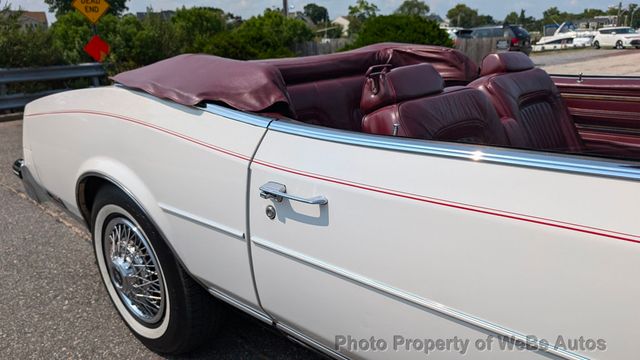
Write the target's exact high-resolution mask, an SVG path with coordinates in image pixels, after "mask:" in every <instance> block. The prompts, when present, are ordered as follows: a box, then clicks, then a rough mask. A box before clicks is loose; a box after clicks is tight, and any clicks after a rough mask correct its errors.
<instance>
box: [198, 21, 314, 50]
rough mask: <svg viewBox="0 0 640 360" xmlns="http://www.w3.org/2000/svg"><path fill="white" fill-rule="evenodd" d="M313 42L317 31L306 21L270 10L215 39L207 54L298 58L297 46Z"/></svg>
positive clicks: (208, 46)
mask: <svg viewBox="0 0 640 360" xmlns="http://www.w3.org/2000/svg"><path fill="white" fill-rule="evenodd" d="M312 39H313V32H312V31H311V29H309V28H308V27H307V25H306V24H305V23H304V22H303V21H301V20H297V19H292V18H286V17H284V15H282V13H281V12H279V11H277V10H270V9H267V10H265V12H264V14H262V15H260V16H254V17H252V18H251V19H249V20H247V21H245V22H244V23H242V25H240V26H239V27H238V28H236V29H234V30H233V31H231V32H228V33H220V34H218V35H217V36H215V37H214V38H213V39H212V40H211V41H210V42H209V44H208V45H207V47H206V48H205V51H206V52H207V53H210V54H214V55H219V56H225V57H230V58H235V59H242V60H249V59H267V58H278V57H288V56H294V55H295V53H294V51H293V46H294V45H295V44H296V43H300V42H303V41H310V40H312Z"/></svg>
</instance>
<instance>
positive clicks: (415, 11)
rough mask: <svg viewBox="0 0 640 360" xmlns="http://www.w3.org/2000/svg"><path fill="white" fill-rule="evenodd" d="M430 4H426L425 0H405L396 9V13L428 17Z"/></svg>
mask: <svg viewBox="0 0 640 360" xmlns="http://www.w3.org/2000/svg"><path fill="white" fill-rule="evenodd" d="M429 11H431V9H430V8H429V5H427V4H425V2H424V1H420V0H405V1H404V2H403V3H402V4H401V5H400V6H399V7H398V9H396V11H395V13H396V14H399V15H415V16H422V17H427V16H429Z"/></svg>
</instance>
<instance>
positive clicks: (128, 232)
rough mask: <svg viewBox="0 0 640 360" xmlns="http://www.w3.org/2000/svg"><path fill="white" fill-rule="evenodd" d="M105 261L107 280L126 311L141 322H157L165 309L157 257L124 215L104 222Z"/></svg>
mask: <svg viewBox="0 0 640 360" xmlns="http://www.w3.org/2000/svg"><path fill="white" fill-rule="evenodd" d="M103 234H104V238H103V241H102V243H103V250H104V252H103V253H104V256H105V263H106V265H107V268H108V272H109V277H110V278H111V282H112V284H113V286H114V288H115V289H116V292H117V293H118V296H119V297H120V299H121V300H122V303H123V304H124V305H125V306H126V307H127V309H128V310H129V312H130V313H131V314H132V315H133V316H135V317H136V319H137V320H138V321H140V322H142V323H145V324H149V325H152V324H155V323H158V322H159V321H160V320H161V319H162V316H163V314H164V310H165V298H166V295H165V294H166V293H165V288H164V279H163V277H162V271H161V269H160V267H159V266H158V260H157V258H156V255H155V253H154V251H153V248H152V247H151V245H150V243H149V241H148V240H147V238H146V237H145V235H144V233H143V232H142V231H140V229H139V228H138V227H137V226H136V225H134V224H133V223H132V222H131V221H129V220H127V219H126V218H124V217H120V216H117V217H114V218H112V219H111V220H110V221H109V222H108V223H107V225H106V227H105V231H104V233H103Z"/></svg>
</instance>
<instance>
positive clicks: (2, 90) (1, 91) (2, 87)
mask: <svg viewBox="0 0 640 360" xmlns="http://www.w3.org/2000/svg"><path fill="white" fill-rule="evenodd" d="M5 95H7V84H0V96H5Z"/></svg>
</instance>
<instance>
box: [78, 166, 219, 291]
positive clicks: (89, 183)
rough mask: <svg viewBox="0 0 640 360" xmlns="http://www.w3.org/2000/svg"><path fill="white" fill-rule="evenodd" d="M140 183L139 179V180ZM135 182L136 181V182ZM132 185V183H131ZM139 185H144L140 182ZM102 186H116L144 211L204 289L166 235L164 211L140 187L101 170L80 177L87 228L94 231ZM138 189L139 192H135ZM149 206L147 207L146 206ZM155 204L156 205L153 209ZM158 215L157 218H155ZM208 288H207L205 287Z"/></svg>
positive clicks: (165, 241) (80, 201)
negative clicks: (95, 205) (95, 207)
mask: <svg viewBox="0 0 640 360" xmlns="http://www.w3.org/2000/svg"><path fill="white" fill-rule="evenodd" d="M138 181H139V179H138ZM134 182H135V181H134ZM129 184H130V183H129ZM139 184H142V183H141V182H139ZM101 186H114V187H116V188H117V189H119V190H120V191H122V192H123V193H124V194H125V195H127V196H128V197H129V198H130V199H131V200H132V201H133V202H134V203H135V204H136V205H137V206H138V207H139V208H140V210H141V211H142V213H143V214H144V215H145V216H146V217H147V219H148V220H149V221H150V222H151V224H152V225H153V226H154V227H155V228H156V230H157V231H158V234H160V238H161V239H162V240H163V241H164V243H165V244H166V245H167V246H168V247H169V249H170V251H171V253H172V254H173V256H174V257H175V258H176V260H177V261H178V263H179V264H180V266H182V268H183V269H184V270H185V271H186V272H187V274H188V275H189V276H190V277H191V278H193V279H194V280H196V282H198V283H200V285H202V286H203V287H205V286H204V284H203V283H202V282H201V281H200V279H199V278H198V277H196V276H194V275H193V273H191V271H190V270H189V268H188V267H187V264H185V263H184V261H183V260H182V258H181V257H180V254H179V253H178V252H177V251H176V249H175V248H174V247H173V245H172V244H171V242H170V241H169V238H168V237H167V235H166V232H165V228H164V227H161V226H160V225H161V224H160V223H158V220H159V218H160V220H162V218H161V217H160V216H158V214H161V213H162V210H161V209H160V208H159V207H158V206H157V202H156V201H155V199H154V198H153V197H151V194H150V193H149V192H148V191H145V190H142V189H138V187H134V188H132V187H129V186H128V185H127V183H124V182H122V181H121V180H119V178H117V177H115V176H113V175H108V174H107V173H105V172H104V171H100V170H86V171H84V172H82V174H81V175H80V176H79V177H78V181H77V183H76V203H77V206H78V209H79V211H80V213H81V214H82V218H83V219H84V221H85V222H86V225H87V228H88V229H89V230H90V231H92V226H93V224H91V211H92V207H93V202H94V201H95V197H96V194H97V193H98V190H99V189H100V187H101ZM134 189H138V190H134ZM135 191H142V193H137V192H136V193H134V192H135ZM135 194H142V196H136V195H135ZM141 198H146V199H151V200H148V201H152V202H151V204H149V203H148V201H147V202H143V201H142V200H141ZM145 204H147V205H145ZM153 204H156V205H155V207H153ZM150 209H155V210H156V213H155V214H154V213H153V212H150ZM154 215H156V216H154ZM205 288H206V287H205Z"/></svg>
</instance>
